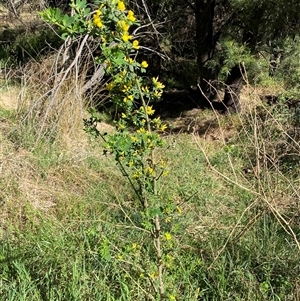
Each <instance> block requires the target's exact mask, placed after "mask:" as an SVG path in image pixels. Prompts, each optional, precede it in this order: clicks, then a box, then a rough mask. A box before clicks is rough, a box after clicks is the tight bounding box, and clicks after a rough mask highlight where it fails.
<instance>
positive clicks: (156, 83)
mask: <svg viewBox="0 0 300 301" xmlns="http://www.w3.org/2000/svg"><path fill="white" fill-rule="evenodd" d="M152 82H153V85H154V86H155V87H156V88H157V89H163V88H164V87H165V86H164V85H163V84H162V83H161V82H159V81H158V77H153V78H152Z"/></svg>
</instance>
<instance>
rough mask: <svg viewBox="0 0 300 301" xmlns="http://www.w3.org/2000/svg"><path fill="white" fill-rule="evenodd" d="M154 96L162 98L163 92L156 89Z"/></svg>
mask: <svg viewBox="0 0 300 301" xmlns="http://www.w3.org/2000/svg"><path fill="white" fill-rule="evenodd" d="M154 96H156V97H157V98H160V97H161V96H162V92H159V91H157V90H155V91H154Z"/></svg>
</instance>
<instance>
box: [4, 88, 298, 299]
mask: <svg viewBox="0 0 300 301" xmlns="http://www.w3.org/2000/svg"><path fill="white" fill-rule="evenodd" d="M251 97H253V95H252V94H251V93H248V94H247V97H246V98H247V99H248V100H250V102H248V103H253V100H251V99H250V98H251ZM244 105H245V106H247V103H246V102H245V103H244ZM187 115H188V116H185V117H182V118H177V119H176V120H174V119H173V120H169V128H171V129H173V130H172V131H171V133H172V134H169V135H166V137H165V140H166V141H167V145H168V147H167V148H166V149H164V150H163V153H164V156H165V158H166V160H167V161H168V166H169V167H170V174H169V177H167V178H166V180H165V181H164V183H162V186H161V188H160V189H161V192H162V194H163V195H164V197H166V198H170V199H171V200H173V202H174V203H175V204H176V205H178V206H180V208H181V209H182V214H181V215H180V216H179V217H178V218H176V220H174V221H173V223H174V225H173V226H176V233H177V234H176V235H175V236H176V237H175V241H174V253H175V256H174V258H173V259H172V261H171V262H170V265H169V267H168V272H167V274H168V275H167V278H166V279H167V282H166V283H165V284H166V289H167V292H168V293H169V294H170V296H171V295H172V296H176V300H184V301H186V300H207V301H208V300H249V301H250V300H251V301H252V300H257V301H258V300H299V298H300V296H299V295H300V290H299V285H300V279H299V275H300V265H299V251H300V249H299V242H298V238H299V234H300V233H299V193H300V191H299V179H300V178H299V168H298V166H299V165H297V164H298V163H299V162H298V161H297V160H298V159H299V158H298V155H299V154H300V148H299V143H298V141H299V139H298V140H297V134H296V132H295V133H294V134H293V132H292V130H293V129H294V130H296V129H297V126H298V125H297V123H293V121H292V120H291V116H292V114H291V112H290V111H286V112H285V111H284V110H283V108H277V109H276V108H267V109H264V108H262V107H261V108H255V106H253V105H251V108H249V109H247V110H245V113H243V114H242V115H241V116H219V115H217V114H215V113H214V112H210V111H193V112H192V113H190V114H187ZM107 127H108V126H107ZM174 129H176V131H175V130H174ZM35 133H36V126H35V125H34V124H30V123H28V122H27V123H20V117H19V115H17V113H16V111H15V110H14V109H13V106H6V107H5V108H4V105H2V108H1V109H0V206H1V210H0V300H7V301H11V300H18V301H19V300H32V301H35V300H49V301H50V300H51V301H54V300H64V301H66V300H67V301H69V300H76V301H77V300H85V301H86V300H124V301H125V300H126V301H128V300H135V301H136V300H155V297H154V296H153V294H152V293H151V292H153V289H152V283H153V282H155V281H156V280H155V275H151V273H149V270H150V271H151V262H153V260H152V259H153V258H152V257H153V246H152V243H151V240H150V237H148V236H149V235H147V234H145V231H144V230H143V229H142V228H141V227H140V224H139V215H138V213H137V211H136V209H135V200H134V194H133V193H132V191H131V189H130V187H129V185H128V183H127V182H126V181H125V179H123V178H122V175H121V173H120V172H119V171H118V169H117V168H116V165H115V163H114V161H113V160H112V158H110V157H109V156H103V155H102V149H101V144H100V143H98V142H97V141H91V140H89V139H88V138H87V137H85V136H84V134H82V135H81V136H80V137H81V138H80V140H76V141H73V144H72V147H68V148H66V147H65V145H64V146H62V145H61V144H60V143H58V142H55V141H54V142H53V141H52V142H51V141H50V140H44V139H40V140H39V141H38V142H37V141H36V135H35ZM77 138H78V136H77ZM164 226H165V227H168V225H167V224H166V225H164ZM170 300H171V299H170Z"/></svg>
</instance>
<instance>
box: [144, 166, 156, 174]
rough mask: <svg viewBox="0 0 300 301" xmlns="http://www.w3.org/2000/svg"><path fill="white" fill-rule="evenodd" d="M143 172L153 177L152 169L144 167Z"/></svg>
mask: <svg viewBox="0 0 300 301" xmlns="http://www.w3.org/2000/svg"><path fill="white" fill-rule="evenodd" d="M145 172H146V174H148V175H151V176H153V175H154V169H153V168H152V167H149V166H148V167H146V168H145Z"/></svg>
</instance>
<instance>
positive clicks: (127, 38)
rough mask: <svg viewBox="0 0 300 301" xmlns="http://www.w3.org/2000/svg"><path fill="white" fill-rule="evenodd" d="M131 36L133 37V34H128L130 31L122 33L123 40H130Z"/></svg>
mask: <svg viewBox="0 0 300 301" xmlns="http://www.w3.org/2000/svg"><path fill="white" fill-rule="evenodd" d="M131 38H132V36H130V35H129V34H128V32H124V34H123V35H122V40H123V41H124V42H128V41H129V40H130V39H131Z"/></svg>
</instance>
